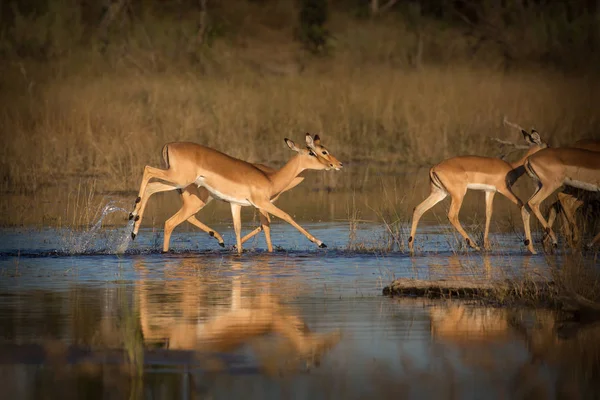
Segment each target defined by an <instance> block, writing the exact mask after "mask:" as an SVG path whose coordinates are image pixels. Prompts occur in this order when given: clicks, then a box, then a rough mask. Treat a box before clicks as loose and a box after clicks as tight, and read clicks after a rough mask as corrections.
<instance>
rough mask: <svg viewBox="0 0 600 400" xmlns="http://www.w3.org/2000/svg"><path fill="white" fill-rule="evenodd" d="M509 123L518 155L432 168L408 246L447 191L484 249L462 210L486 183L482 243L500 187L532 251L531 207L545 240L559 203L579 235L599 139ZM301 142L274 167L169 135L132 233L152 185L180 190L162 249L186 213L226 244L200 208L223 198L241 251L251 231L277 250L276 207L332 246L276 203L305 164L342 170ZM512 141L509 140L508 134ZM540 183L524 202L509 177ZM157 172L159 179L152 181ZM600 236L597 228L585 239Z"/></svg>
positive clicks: (146, 177)
mask: <svg viewBox="0 0 600 400" xmlns="http://www.w3.org/2000/svg"><path fill="white" fill-rule="evenodd" d="M504 123H505V124H506V125H508V126H511V127H513V128H516V129H518V130H519V131H520V132H521V134H522V135H523V138H524V139H525V141H526V142H527V144H528V146H519V145H513V146H514V147H515V148H519V149H522V148H526V149H527V152H526V153H525V155H524V156H523V157H522V158H521V159H520V160H518V161H516V162H513V163H509V162H507V161H504V160H503V159H502V158H493V157H480V156H459V157H453V158H449V159H446V160H444V161H442V162H441V163H439V164H437V165H435V166H433V167H432V168H431V169H430V170H429V180H430V186H431V192H430V194H429V197H427V199H425V200H424V201H423V202H422V203H421V204H419V205H418V206H417V207H415V209H414V213H413V217H412V226H411V230H410V237H409V239H408V246H409V250H410V252H411V254H412V253H413V252H414V239H415V233H416V230H417V225H418V223H419V219H420V218H421V216H422V215H423V214H424V213H425V212H426V211H427V210H429V209H430V208H432V207H433V206H434V205H436V204H437V203H439V202H440V201H442V200H443V199H444V198H446V197H447V196H448V195H449V196H450V198H451V200H452V202H451V205H450V209H449V211H448V219H449V220H450V223H451V224H452V225H453V226H454V227H455V228H456V230H457V231H458V232H459V233H460V234H461V235H462V237H463V238H464V239H465V241H466V243H467V245H469V246H471V247H472V248H474V249H476V250H479V249H480V248H479V246H477V244H476V243H475V241H474V240H473V239H472V238H471V237H469V235H468V234H467V232H465V230H464V229H463V227H462V225H461V224H460V221H459V219H458V214H459V211H460V208H461V205H462V202H463V199H464V196H465V194H466V192H467V190H468V189H473V190H483V191H485V203H486V220H485V230H484V237H483V247H484V249H486V250H489V249H490V242H489V239H488V234H489V227H490V221H491V217H492V204H493V201H494V195H495V194H496V192H499V193H500V194H502V195H503V196H505V197H506V198H508V199H509V200H510V201H511V202H513V203H514V204H516V205H517V206H518V207H519V208H520V210H521V216H522V219H523V224H524V229H525V241H524V243H525V245H526V246H527V248H528V250H529V251H530V252H531V253H532V254H536V251H535V249H534V247H533V244H532V240H531V230H530V214H531V212H533V213H534V214H535V216H536V217H537V218H538V220H539V221H540V223H541V224H542V226H543V227H544V229H545V232H546V234H547V240H550V241H551V243H552V244H553V245H554V246H556V245H557V239H556V235H555V234H554V232H553V231H552V224H553V222H554V220H555V218H556V216H557V210H559V211H562V213H561V215H562V216H563V218H564V220H565V222H566V223H567V224H568V225H569V226H570V227H571V229H572V230H573V237H574V238H577V236H578V233H577V232H578V231H577V226H576V224H575V220H574V213H575V211H576V210H577V208H578V207H580V206H581V205H582V204H583V202H582V200H581V198H580V197H581V196H582V194H581V190H579V191H574V190H572V189H573V188H575V189H582V190H583V191H584V192H599V191H600V141H598V140H581V141H578V142H575V143H573V144H572V145H570V146H569V147H559V148H550V147H549V146H548V145H547V144H546V143H545V142H544V141H543V140H542V139H541V137H540V135H539V133H538V132H537V131H536V130H535V129H532V130H531V131H529V132H528V131H527V130H525V129H523V128H521V127H520V126H519V125H517V124H514V123H511V122H508V121H507V120H506V119H504ZM305 142H306V145H305V146H304V148H302V147H298V146H297V145H296V144H295V143H294V142H293V141H291V140H289V139H287V138H286V139H285V143H286V144H287V146H288V147H289V148H290V150H292V151H294V152H295V153H296V154H295V155H294V156H293V157H292V158H290V160H289V161H288V162H287V163H286V164H285V165H284V166H283V167H282V168H280V169H278V170H275V169H272V168H270V167H267V166H265V165H262V164H251V163H248V162H246V161H243V160H240V159H237V158H234V157H231V156H229V155H227V154H224V153H221V152H219V151H217V150H215V149H212V148H209V147H205V146H202V145H199V144H196V143H190V142H175V143H167V144H166V145H165V146H164V147H163V149H162V156H163V159H164V162H165V166H166V169H160V168H154V167H151V166H146V167H145V168H144V174H143V178H142V183H141V185H140V190H139V195H138V197H137V199H136V201H135V207H134V210H133V211H132V212H131V213H130V215H129V219H134V228H133V232H132V233H131V236H132V238H134V239H135V237H136V235H137V233H138V231H139V227H140V224H141V222H142V217H143V214H144V210H145V207H146V204H147V202H148V199H149V197H150V196H151V195H153V194H154V193H159V192H166V191H171V190H178V191H179V193H180V194H181V199H182V202H183V204H182V206H181V208H180V209H179V211H177V213H175V215H173V216H172V217H171V218H169V219H168V220H167V221H166V222H165V228H164V242H163V251H165V252H166V251H168V250H169V241H170V237H171V233H172V232H173V229H174V228H175V227H176V226H178V225H179V224H181V223H182V222H183V221H188V222H190V223H191V224H193V225H195V226H196V227H198V228H200V229H201V230H203V231H205V232H207V233H208V234H209V235H211V236H213V237H215V238H216V239H217V240H218V242H219V245H221V246H224V243H223V238H222V237H221V235H219V233H218V232H216V231H215V230H214V229H212V228H210V227H208V226H206V225H205V224H203V223H202V222H200V221H199V220H198V219H196V217H195V214H196V213H197V212H198V211H200V210H201V209H202V208H203V207H204V206H205V205H206V204H208V203H209V202H210V201H211V200H212V199H218V200H222V201H224V202H227V203H229V204H230V207H231V214H232V217H233V226H234V230H235V235H236V248H237V252H238V253H240V254H241V253H242V244H243V243H244V242H245V241H247V240H248V239H250V238H251V237H252V236H254V235H256V234H257V233H259V232H261V231H263V232H264V234H265V240H266V243H267V249H268V251H269V252H272V251H273V246H272V243H271V235H270V216H269V214H272V215H274V216H276V217H279V218H281V219H283V220H284V221H286V222H288V223H289V224H291V225H292V226H294V227H295V228H296V229H298V231H300V232H301V233H302V234H304V235H305V236H306V237H307V238H308V240H310V241H311V242H313V243H315V244H316V245H318V246H319V247H327V246H326V245H325V243H323V242H322V241H321V240H319V239H317V238H316V237H314V236H313V235H311V234H310V233H309V232H308V231H306V230H305V229H304V228H302V227H301V226H300V225H299V224H298V223H296V221H294V219H292V217H290V216H289V215H288V214H287V213H285V212H284V211H283V210H281V209H280V208H278V207H277V206H275V205H274V204H273V203H274V202H275V200H277V198H278V197H279V196H280V195H281V193H283V192H285V191H287V190H290V189H292V188H294V187H295V186H297V185H298V184H299V183H301V182H302V180H303V179H304V178H303V177H299V176H298V175H299V174H300V173H301V172H303V171H304V170H331V169H334V170H336V171H339V170H340V169H341V168H342V163H341V162H340V161H339V160H338V159H337V158H335V157H334V156H333V155H332V154H331V153H330V152H329V150H327V148H326V147H325V146H323V145H322V144H321V139H320V138H319V135H315V136H314V138H313V136H311V135H310V134H309V133H307V134H306V137H305ZM504 143H509V142H504ZM525 173H526V174H527V175H528V176H529V177H530V178H531V179H532V180H533V181H534V182H535V183H536V184H537V189H536V191H535V193H534V194H533V195H532V196H531V197H530V199H529V200H528V201H527V202H526V203H523V202H522V201H521V200H520V199H519V198H518V197H517V196H515V194H514V193H513V192H512V189H511V187H512V185H513V184H514V183H515V182H516V180H517V179H518V178H519V177H521V176H522V175H524V174H525ZM153 179H157V180H155V181H152V182H150V181H151V180H153ZM563 186H564V187H565V189H564V190H563V191H561V192H560V193H559V195H558V201H557V202H556V203H555V204H554V205H553V207H552V209H551V212H550V215H549V219H548V221H547V220H546V219H545V218H544V216H543V215H542V213H541V212H540V208H539V207H540V204H541V203H542V202H543V201H544V200H545V199H546V198H548V197H549V196H550V195H551V194H552V193H554V192H555V191H556V190H557V189H559V188H561V187H563ZM242 206H245V207H248V206H252V207H255V208H257V209H258V211H259V213H260V226H259V227H258V228H256V229H255V230H254V231H252V232H251V233H249V234H248V235H246V236H244V237H242V236H241V221H240V212H241V207H242ZM598 241H600V233H598V234H597V235H596V236H595V237H594V238H593V239H592V241H591V242H590V243H589V244H588V245H587V246H590V247H591V246H593V245H594V244H595V243H596V242H598Z"/></svg>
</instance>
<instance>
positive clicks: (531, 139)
mask: <svg viewBox="0 0 600 400" xmlns="http://www.w3.org/2000/svg"><path fill="white" fill-rule="evenodd" d="M521 134H522V135H523V138H524V139H525V141H526V142H527V143H528V144H529V150H528V151H527V155H529V156H530V155H532V154H533V153H537V152H538V151H540V150H542V149H545V148H546V147H548V145H547V144H546V143H544V142H543V141H542V138H541V137H540V134H539V133H538V131H536V130H535V129H533V128H532V129H531V132H527V131H526V130H525V129H521Z"/></svg>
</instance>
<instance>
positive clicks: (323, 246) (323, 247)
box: [319, 243, 327, 249]
mask: <svg viewBox="0 0 600 400" xmlns="http://www.w3.org/2000/svg"><path fill="white" fill-rule="evenodd" d="M319 247H320V248H322V249H325V248H327V245H326V244H325V243H321V244H320V245H319Z"/></svg>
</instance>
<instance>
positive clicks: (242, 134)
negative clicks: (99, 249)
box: [0, 61, 600, 190]
mask: <svg viewBox="0 0 600 400" xmlns="http://www.w3.org/2000/svg"><path fill="white" fill-rule="evenodd" d="M26 86H27V82H26V81H23V89H24V90H23V92H22V93H23V94H22V95H21V96H20V98H17V99H15V101H14V102H12V103H11V104H7V106H6V107H5V108H4V109H3V111H2V112H1V115H0V121H1V122H0V124H1V125H2V126H3V129H4V131H5V134H4V135H3V136H4V138H5V146H3V149H2V150H1V152H2V153H1V155H2V159H3V160H4V164H5V169H6V170H5V179H4V182H5V185H6V186H7V187H5V189H8V190H19V188H21V187H22V188H24V189H34V190H35V187H36V186H37V185H42V184H48V183H50V184H53V183H57V182H58V181H60V180H62V179H64V178H65V177H68V176H73V175H74V176H81V175H88V174H91V175H95V176H98V177H102V178H103V179H105V180H106V184H107V185H108V186H109V187H110V188H111V189H113V190H124V189H132V188H134V187H135V186H136V184H137V181H138V180H139V178H140V176H141V172H142V168H143V166H144V165H146V164H152V165H161V164H162V161H161V160H160V149H161V147H162V145H163V144H164V143H166V142H169V141H180V140H186V141H187V140H189V141H194V142H199V143H202V144H205V145H207V146H210V147H214V148H217V149H220V150H222V151H225V152H227V153H229V154H231V155H232V156H235V157H240V158H242V159H245V160H249V161H253V162H267V163H270V164H280V163H281V162H283V161H284V160H285V159H287V158H288V156H289V154H288V151H287V150H286V148H285V146H284V145H283V144H282V142H283V141H282V139H283V137H291V138H295V139H297V140H300V138H301V137H302V135H303V133H304V131H310V132H319V133H322V134H323V138H324V140H325V141H326V143H327V145H328V146H329V147H330V148H331V149H332V151H335V154H336V155H337V156H338V157H339V158H340V159H342V160H344V161H345V162H346V161H356V160H368V161H375V162H377V161H381V162H385V163H390V162H397V163H410V164H421V165H427V164H432V163H435V162H437V161H439V160H441V159H443V158H446V157H450V156H453V155H458V154H467V153H472V154H495V153H497V151H498V150H497V148H496V147H495V146H494V145H492V144H491V143H490V142H489V141H488V136H500V137H504V138H507V139H512V140H513V141H518V140H520V137H519V134H518V133H517V132H514V131H509V130H507V129H503V128H502V126H501V118H502V115H503V114H507V115H509V116H510V117H511V118H512V119H514V120H517V121H519V122H520V123H521V124H523V125H525V126H529V125H535V126H536V128H537V129H538V130H540V132H541V133H542V134H543V135H544V137H545V138H546V139H547V140H548V141H550V142H551V143H553V144H555V145H558V144H564V143H567V142H570V141H573V140H576V139H578V138H581V137H585V136H588V137H589V136H591V135H592V134H593V133H594V132H597V131H598V130H597V127H598V124H599V123H600V121H599V120H598V119H597V117H596V113H597V110H596V109H595V108H594V104H597V102H596V101H595V97H596V96H597V94H598V93H600V85H598V84H597V83H595V82H593V81H589V80H586V79H585V78H578V77H572V78H567V77H560V76H557V75H552V74H551V73H540V72H537V73H534V72H532V73H526V72H521V73H512V74H506V75H505V74H502V73H499V72H494V71H482V70H473V69H469V68H466V67H447V68H443V69H442V68H439V67H435V68H434V67H431V68H424V69H423V70H421V71H410V70H408V71H407V70H398V69H393V68H391V67H377V66H372V67H362V68H359V69H355V68H353V67H351V66H348V65H339V64H337V63H335V61H331V71H330V72H329V73H323V72H319V73H315V72H312V71H310V70H309V71H305V72H304V73H303V74H302V75H292V76H262V75H260V74H256V73H251V72H247V73H244V74H242V75H234V76H231V77H229V78H217V79H215V78H213V77H203V76H198V75H191V74H174V73H173V74H152V75H142V74H136V73H135V72H134V71H126V72H119V73H114V74H106V75H102V76H96V77H89V76H88V77H86V76H69V77H65V78H62V79H59V80H56V81H52V82H47V83H45V84H40V85H34V86H33V88H32V90H31V93H29V92H28V91H27V90H26ZM8 133H10V135H8ZM350 167H351V164H350Z"/></svg>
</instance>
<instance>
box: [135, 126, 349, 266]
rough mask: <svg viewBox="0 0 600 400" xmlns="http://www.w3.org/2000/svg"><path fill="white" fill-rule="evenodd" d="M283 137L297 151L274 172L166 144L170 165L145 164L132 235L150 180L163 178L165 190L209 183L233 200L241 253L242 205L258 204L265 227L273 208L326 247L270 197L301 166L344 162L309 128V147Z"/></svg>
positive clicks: (212, 189) (165, 155)
mask: <svg viewBox="0 0 600 400" xmlns="http://www.w3.org/2000/svg"><path fill="white" fill-rule="evenodd" d="M284 140H285V142H286V144H287V145H288V147H289V148H290V149H291V150H293V151H295V152H297V153H298V154H297V155H295V156H294V157H292V158H291V159H290V160H289V161H288V162H287V163H286V164H285V165H284V166H283V167H282V168H281V169H279V170H278V171H276V172H274V173H272V174H270V175H267V174H265V173H264V172H263V171H261V170H260V169H259V168H257V167H256V166H254V165H252V164H250V163H248V162H246V161H242V160H240V159H237V158H234V157H231V156H228V155H227V154H224V153H221V152H220V151H218V150H215V149H211V148H209V147H205V146H202V145H199V144H196V143H190V142H175V143H168V144H166V145H165V146H164V147H163V158H164V159H165V160H167V164H168V166H167V169H166V170H163V169H159V168H154V167H151V166H148V165H147V166H146V167H145V168H144V175H143V178H142V183H141V185H140V191H139V195H138V198H137V199H136V204H135V208H134V210H133V212H132V213H131V215H132V217H134V218H135V224H134V228H133V232H132V237H133V238H135V236H136V235H137V232H138V230H139V227H140V224H141V221H142V217H143V213H142V212H140V211H141V210H144V208H145V205H146V202H147V201H148V197H149V196H150V195H151V194H152V193H149V192H148V191H147V190H146V189H147V185H148V183H149V181H150V180H151V179H153V178H156V179H160V180H161V181H164V185H165V186H163V187H161V190H160V191H163V192H164V191H167V190H175V189H183V188H186V187H188V186H189V185H191V184H196V185H197V186H198V187H204V188H205V189H206V190H207V191H208V192H209V193H210V196H211V197H214V198H216V199H219V200H223V201H225V202H228V203H230V206H231V214H232V217H233V226H234V230H235V234H236V242H237V251H238V253H240V254H241V253H242V242H241V221H240V211H241V207H242V206H244V207H247V206H253V207H256V208H257V209H258V210H259V212H260V213H261V225H262V227H263V229H264V230H265V231H266V230H268V229H269V217H268V214H273V215H274V216H276V217H279V218H281V219H283V220H284V221H286V222H288V223H289V224H291V225H292V226H294V227H295V228H296V229H298V231H300V232H301V233H302V234H304V236H306V237H307V238H308V239H309V240H310V241H311V242H313V243H316V244H317V245H318V246H319V247H327V246H326V245H325V243H323V242H322V241H320V240H319V239H317V238H316V237H314V236H313V235H311V234H310V233H309V232H307V231H306V230H305V229H304V228H302V227H301V226H300V225H298V224H297V223H296V221H294V220H293V219H292V217H290V216H289V215H288V214H287V213H285V212H284V211H282V210H281V209H279V208H278V207H276V206H275V205H274V204H273V203H272V202H271V201H272V200H273V199H274V198H276V197H277V196H278V195H279V194H280V193H282V192H283V191H284V190H286V189H287V188H289V187H290V185H291V184H292V183H293V181H294V179H295V178H296V177H297V176H298V175H299V174H300V173H301V172H302V171H304V170H306V169H313V170H330V169H335V170H339V169H341V168H342V163H341V162H340V161H339V160H337V159H336V158H335V157H334V156H333V155H331V154H330V153H329V151H328V150H327V149H326V148H325V147H324V146H323V145H321V140H320V138H319V136H318V135H316V136H315V137H314V139H313V138H312V136H311V135H310V134H308V133H307V134H306V148H305V149H300V148H298V147H297V146H296V144H295V143H294V142H293V141H291V140H289V139H287V138H286V139H284ZM169 186H170V187H169Z"/></svg>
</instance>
